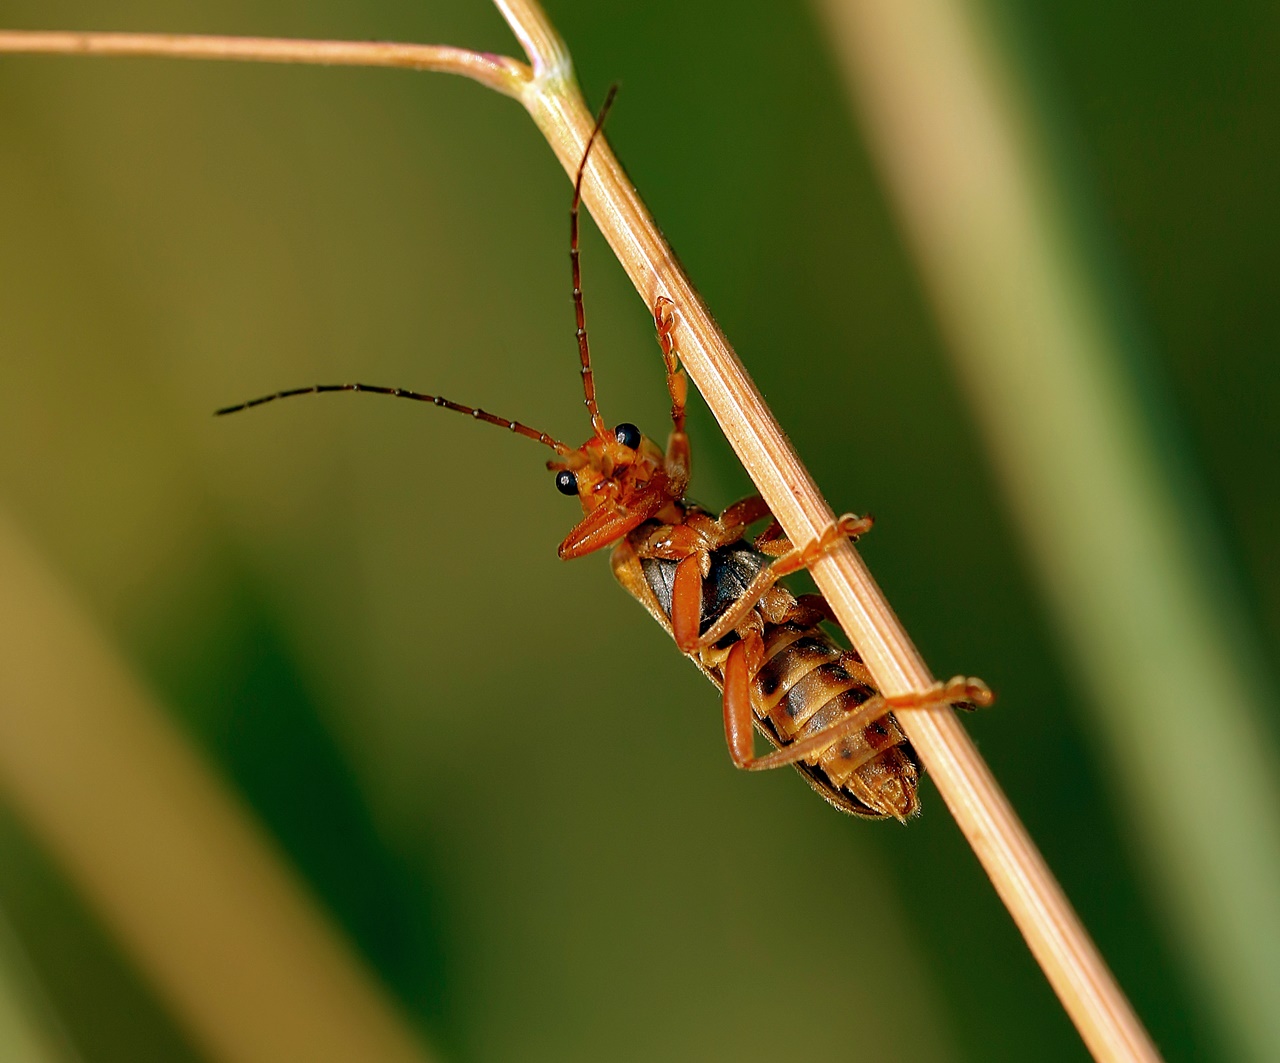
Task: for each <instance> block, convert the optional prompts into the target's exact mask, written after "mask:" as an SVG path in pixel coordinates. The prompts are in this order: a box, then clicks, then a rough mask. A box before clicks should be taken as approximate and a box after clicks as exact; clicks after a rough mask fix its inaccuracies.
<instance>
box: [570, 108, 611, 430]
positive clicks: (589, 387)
mask: <svg viewBox="0 0 1280 1063" xmlns="http://www.w3.org/2000/svg"><path fill="white" fill-rule="evenodd" d="M617 94H618V86H617V84H616V83H615V84H613V85H610V86H609V91H608V93H607V94H606V95H605V98H604V104H603V106H601V108H600V113H599V114H598V115H597V116H596V124H595V128H594V129H592V130H591V136H589V137H587V146H586V147H585V148H584V149H583V152H582V162H580V163H578V176H577V178H576V179H575V180H574V182H573V205H572V206H571V207H570V208H569V261H570V263H572V265H573V310H574V314H575V315H576V317H577V319H578V356H579V357H580V358H581V359H582V393H583V396H584V397H583V402H584V403H585V404H586V407H587V412H588V413H589V414H590V415H591V427H592V429H593V430H594V431H595V433H596V435H597V436H599V437H600V438H601V439H607V438H608V437H609V432H608V430H607V429H606V428H605V424H604V418H603V417H601V416H600V407H599V406H597V405H596V381H595V376H594V375H593V374H592V372H591V348H590V347H588V346H587V317H586V314H585V313H584V311H583V309H582V271H581V269H580V267H579V265H578V205H579V203H581V201H582V175H583V174H584V173H585V172H586V169H587V159H588V158H589V157H590V155H591V146H592V145H593V144H594V143H595V142H596V137H597V136H598V135H599V133H600V129H601V127H602V126H603V125H604V120H605V116H606V115H607V114H608V113H609V108H610V107H611V106H613V98H614V96H616V95H617Z"/></svg>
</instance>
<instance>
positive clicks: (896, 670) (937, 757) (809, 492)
mask: <svg viewBox="0 0 1280 1063" xmlns="http://www.w3.org/2000/svg"><path fill="white" fill-rule="evenodd" d="M495 3H496V4H497V6H498V8H499V9H500V10H501V11H502V14H503V16H504V17H505V18H506V19H507V21H508V23H509V24H510V25H511V28H512V30H513V31H514V32H515V34H516V36H517V38H518V39H519V41H520V43H521V45H522V46H523V47H524V48H525V51H526V53H527V54H528V57H529V59H530V61H531V63H532V70H531V71H530V70H529V68H527V67H524V66H523V65H522V64H520V63H518V62H516V61H515V60H511V59H502V58H498V57H495V56H482V55H478V54H475V53H466V52H461V51H459V50H457V49H452V48H426V47H422V48H418V49H411V48H410V47H409V46H405V45H349V46H346V47H347V48H350V49H351V50H350V51H345V52H344V51H343V50H342V48H341V47H340V46H339V45H338V44H336V43H334V42H300V41H290V42H279V44H280V46H281V50H280V51H279V52H275V51H272V49H271V48H270V47H269V45H270V44H271V43H272V42H264V41H253V42H245V43H244V45H243V47H238V46H237V45H235V43H234V42H233V41H232V40H230V39H228V38H215V39H214V40H216V41H218V44H217V45H216V46H211V47H210V48H209V49H208V50H205V51H201V50H200V49H199V46H198V45H197V44H196V43H195V42H196V41H198V40H199V39H198V38H189V37H188V38H174V37H150V38H143V37H141V36H134V35H129V41H130V44H131V47H125V46H122V45H117V46H116V50H115V51H114V52H109V50H108V48H107V47H106V45H105V43H104V42H107V41H109V40H112V39H115V40H118V39H119V37H117V35H98V34H14V33H7V34H0V51H5V50H8V51H37V50H38V51H63V52H80V53H89V54H132V55H141V54H146V55H177V56H184V57H192V58H197V57H198V58H233V59H252V58H262V59H266V60H268V61H278V62H320V63H323V62H347V63H353V64H354V63H365V64H366V65H375V66H414V67H417V68H419V69H431V70H440V71H445V72H450V73H458V74H462V75H464V76H467V77H472V78H474V79H476V80H478V81H481V82H482V83H484V84H487V85H489V86H490V87H492V88H496V89H497V90H498V91H500V92H503V93H505V94H507V95H510V96H514V97H515V98H517V99H519V100H520V102H521V103H522V104H523V105H524V107H525V109H526V110H528V112H529V114H530V115H531V116H532V118H533V120H534V122H535V123H536V124H537V126H538V128H539V129H540V130H541V131H542V133H543V135H544V136H545V137H546V139H547V141H548V143H549V144H550V145H551V147H552V150H553V151H555V153H556V157H557V158H558V159H559V160H560V163H561V165H562V166H563V167H564V168H565V171H566V172H567V173H569V174H570V175H572V174H573V173H574V172H575V171H576V169H577V166H578V163H579V161H580V160H581V158H582V153H583V149H584V147H585V145H586V141H587V138H588V136H589V135H590V133H591V129H592V125H593V116H592V114H591V112H590V111H589V110H588V109H587V106H586V104H585V102H584V100H583V98H582V94H581V92H580V91H579V89H578V87H577V84H576V83H575V82H574V80H573V75H572V66H571V62H570V58H569V53H568V50H567V49H566V47H565V45H564V42H563V41H562V39H561V38H560V36H559V34H558V33H556V31H555V29H554V27H553V26H552V25H551V23H550V22H549V21H548V20H547V17H546V15H545V13H544V12H543V11H542V9H541V8H540V7H539V6H538V5H537V4H536V3H534V2H533V0H495ZM59 40H60V41H61V46H60V47H55V46H54V45H55V44H57V43H58V41H59ZM37 41H42V42H43V47H38V48H37V47H33V46H30V45H31V44H32V43H33V42H37ZM23 45H26V46H23ZM308 46H311V47H313V48H314V49H315V50H314V51H313V52H311V54H310V55H308V54H307V49H308ZM399 49H403V51H398V50H399ZM393 56H396V57H398V58H396V59H395V60H393V59H392V57H393ZM411 56H412V57H413V58H410V57H411ZM582 197H583V202H584V203H585V204H586V206H587V208H588V209H589V210H590V211H591V214H592V216H593V217H594V218H595V220H596V223H597V225H598V226H599V228H600V230H601V232H602V233H603V234H604V236H605V238H606V240H607V241H608V242H609V245H610V247H612V248H613V251H614V253H615V254H616V255H617V257H618V260H619V261H620V262H621V263H622V266H623V268H624V269H625V270H626V272H627V275H628V276H629V277H630V278H631V281H632V283H633V284H634V285H635V288H636V290H637V291H638V292H639V293H640V296H641V298H642V299H644V301H645V304H646V305H647V306H649V307H652V306H653V305H654V303H655V301H656V300H657V298H658V297H659V296H666V297H667V298H668V299H670V300H671V301H672V302H673V303H674V304H675V306H676V308H677V310H678V315H677V324H676V327H675V332H674V335H675V339H676V343H677V347H678V349H679V351H680V355H681V358H682V359H683V361H684V364H685V368H686V369H687V370H688V373H689V375H690V376H691V377H692V378H693V381H694V383H695V384H696V385H697V386H698V389H699V390H700V391H701V392H702V395H703V397H704V398H705V399H706V401H707V404H708V406H709V407H710V408H711V411H712V413H713V414H714V415H715V417H716V420H717V421H718V422H719V423H720V426H721V428H722V429H723V431H724V433H725V435H726V437H727V438H728V440H729V443H730V445H731V446H732V447H733V449H734V451H735V452H736V453H737V455H738V457H739V459H740V460H741V461H742V463H743V465H744V466H745V467H746V470H747V473H748V474H749V475H750V477H751V479H752V480H753V481H754V482H755V484H756V486H757V487H758V488H759V490H760V493H761V494H762V495H763V496H764V498H765V499H766V501H767V502H768V503H769V505H770V507H771V509H772V510H773V513H774V515H775V516H776V517H777V518H778V520H779V522H780V523H781V525H782V527H783V528H784V529H785V531H786V532H787V534H788V536H789V537H790V538H791V539H792V540H793V541H794V542H802V543H803V542H808V541H811V540H812V539H814V538H816V537H817V536H818V535H819V534H821V532H822V531H823V529H825V528H826V527H827V526H829V525H830V523H831V522H832V521H833V520H834V519H835V515H834V513H833V512H832V509H831V507H830V506H829V505H828V504H827V502H826V500H825V499H824V498H823V497H822V494H821V492H820V491H819V490H818V487H817V485H816V484H815V483H814V481H813V478H812V477H811V476H810V475H809V473H808V470H806V469H805V467H804V465H803V464H802V463H801V461H800V458H799V456H798V455H797V454H796V452H795V450H794V448H793V447H792V446H791V443H790V441H789V440H788V439H787V437H786V434H785V433H784V432H783V430H782V427H781V426H780V425H779V424H778V422H777V420H776V419H775V418H774V416H773V414H772V412H771V411H770V410H769V408H768V406H767V405H766V404H765V401H764V398H763V397H762V396H761V394H760V392H759V390H758V389H757V388H756V386H755V384H754V383H753V382H752V380H751V378H750V376H749V375H748V374H747V371H746V369H745V368H744V367H743V365H742V363H741V361H739V359H738V356H737V355H736V354H735V353H734V351H733V348H732V347H731V346H730V345H729V341H728V340H727V339H726V338H725V336H724V334H723V333H722V332H721V331H720V329H719V327H718V326H717V325H716V323H715V320H714V319H713V318H712V316H711V313H710V311H709V310H708V309H707V307H706V305H705V304H704V303H703V301H702V298H701V297H700V296H699V295H698V292H697V291H696V289H695V288H694V287H693V284H692V282H691V281H690V280H689V278H688V276H687V275H686V274H685V272H684V270H683V269H682V268H681V266H680V264H679V262H678V261H677V259H676V257H675V254H674V253H673V252H672V250H671V248H670V247H669V246H668V245H667V243H666V242H665V240H664V239H663V237H662V234H661V233H660V232H659V230H658V227H657V225H655V224H654V221H653V219H652V217H650V215H649V212H648V211H647V210H646V209H645V206H644V204H643V202H642V201H641V199H640V196H639V194H638V193H637V192H636V190H635V188H634V187H633V186H632V185H631V183H630V181H628V180H627V177H626V174H625V173H624V172H623V169H622V167H621V165H620V164H619V163H618V160H617V158H616V157H615V156H614V154H613V152H612V151H611V150H610V148H609V146H608V143H607V142H606V141H605V140H604V139H603V138H602V139H601V140H600V141H598V142H597V144H596V147H595V148H594V149H593V151H592V155H591V160H590V164H589V165H588V168H587V173H586V177H585V179H584V181H583V188H582ZM813 576H814V579H815V581H816V582H817V584H818V586H819V588H820V589H821V590H822V592H823V594H825V595H826V598H827V600H828V601H829V602H830V603H831V606H832V609H833V610H834V611H835V614H836V616H837V617H839V619H840V622H841V624H842V625H843V627H844V629H845V632H846V633H847V634H848V636H849V638H850V640H851V642H852V643H853V645H854V646H856V647H857V648H858V651H859V652H860V653H861V654H862V656H863V658H864V659H865V660H866V662H867V665H868V667H869V668H870V669H871V671H872V674H873V675H874V676H875V678H876V681H877V682H878V683H879V685H880V688H881V690H883V692H884V693H885V694H886V695H888V696H890V697H893V696H900V695H905V694H910V693H913V692H916V691H921V690H925V689H927V688H929V687H930V686H932V684H933V683H934V678H933V675H932V674H931V673H930V671H929V669H928V667H927V666H926V665H925V663H924V660H923V659H922V658H921V656H920V654H919V652H918V651H917V649H916V647H915V645H914V644H913V643H912V641H911V639H910V638H909V636H908V635H907V633H906V631H905V630H904V629H903V627H902V625H901V623H900V622H899V621H898V618H897V616H896V615H895V614H894V612H893V609H892V608H891V607H890V605H889V603H888V601H887V600H886V599H885V597H884V594H883V593H882V592H881V590H880V588H879V587H878V586H877V585H876V582H875V580H874V579H873V578H872V576H871V573H870V572H869V570H868V569H867V567H866V565H865V563H864V562H863V561H862V558H861V557H860V556H859V555H858V553H857V551H856V550H854V548H853V547H852V546H850V545H849V544H847V543H843V544H841V545H840V546H839V547H838V548H836V549H834V550H833V551H832V552H831V553H830V554H828V555H826V556H825V557H824V558H823V559H822V560H821V561H819V562H818V563H817V564H816V565H815V566H814V570H813ZM899 720H900V722H901V724H902V727H903V730H904V731H905V732H906V733H907V736H908V737H909V738H910V739H911V742H912V744H913V745H914V747H915V749H916V751H917V752H918V753H919V755H920V758H921V760H922V761H923V763H924V764H925V766H926V768H927V769H928V770H929V773H930V774H931V775H932V776H933V778H934V781H935V782H936V784H937V786H938V789H939V791H940V792H941V793H942V796H943V799H944V800H945V801H946V803H947V807H948V808H949V809H950V810H951V813H952V815H953V816H954V817H955V819H956V822H957V823H958V824H959V826H960V829H961V831H962V832H963V833H964V835H965V837H966V839H967V840H968V842H969V844H970V845H971V846H972V847H973V850H974V852H975V854H976V855H977V857H978V859H979V860H980V861H981V863H982V866H983V868H984V869H985V870H986V872H987V874H988V875H989V876H990V878H991V881H992V883H993V884H994V886H995V888H996V891H997V893H998V894H999V895H1000V898H1001V900H1002V901H1003V902H1004V903H1005V906H1006V907H1007V908H1008V909H1009V912H1010V914H1011V915H1012V916H1013V919H1014V921H1015V923H1017V925H1018V928H1019V930H1021V932H1022V934H1023V936H1024V937H1025V938H1026V941H1027V944H1028V945H1029V947H1030V948H1031V951H1032V954H1033V955H1034V956H1035V958H1036V960H1037V961H1038V962H1039V964H1040V966H1041V967H1042V968H1043V969H1044V972H1045V975H1046V977H1047V978H1048V979H1049V982H1050V983H1051V985H1052V986H1053V988H1054V991H1055V992H1056V993H1057V994H1058V997H1059V998H1060V999H1061V1001H1062V1003H1063V1006H1064V1007H1065V1008H1066V1010H1067V1012H1068V1014H1069V1015H1070V1017H1071V1019H1072V1021H1073V1022H1074V1023H1075V1024H1076V1027H1077V1029H1078V1030H1079V1031H1080V1034H1081V1036H1082V1038H1083V1039H1084V1041H1085V1043H1086V1044H1087V1045H1088V1047H1089V1049H1090V1051H1091V1052H1092V1053H1093V1055H1094V1056H1095V1058H1097V1059H1099V1060H1108V1061H1110V1060H1115V1061H1137V1060H1140V1061H1155V1060H1158V1059H1159V1055H1158V1053H1157V1052H1156V1050H1155V1047H1154V1046H1153V1045H1152V1043H1151V1041H1150V1039H1149V1037H1148V1036H1147V1034H1146V1031H1145V1030H1144V1029H1143V1027H1142V1024H1141V1023H1140V1022H1139V1021H1138V1019H1137V1017H1136V1015H1134V1013H1133V1010H1132V1008H1131V1007H1130V1005H1129V1002H1128V1001H1127V1000H1126V999H1125V996H1124V994H1123V993H1122V992H1121V990H1120V988H1119V986H1118V985H1117V984H1116V982H1115V980H1114V978H1113V977H1112V975H1111V973H1110V971H1109V970H1108V969H1107V966H1106V964H1105V962H1104V961H1103V959H1102V957H1101V956H1100V955H1099V954H1098V951H1097V948H1096V947H1095V946H1094V944H1093V942H1092V941H1091V940H1090V938H1089V935H1088V933H1087V932H1086V931H1085V929H1084V927H1083V926H1082V925H1081V923H1080V921H1079V918H1078V917H1077V916H1076V914H1075V912H1074V911H1073V910H1072V909H1071V905H1070V903H1069V902H1068V901H1067V899H1066V897H1065V896H1064V895H1063V893H1062V890H1061V888H1060V887H1059V886H1058V884H1057V881H1056V880H1055V879H1054V877H1053V874H1052V872H1050V870H1049V868H1048V867H1047V865H1046V864H1045V862H1044V860H1043V858H1042V857H1041V856H1040V853H1039V852H1038V851H1037V849H1036V847H1035V845H1034V843H1033V842H1032V841H1031V839H1030V837H1029V836H1028V834H1027V832H1026V830H1025V828H1024V827H1023V826H1022V824H1021V822H1020V821H1019V820H1018V817H1017V815H1016V814H1015V813H1014V811H1013V808H1012V807H1011V806H1010V804H1009V802H1008V800H1007V799H1006V798H1005V796H1004V794H1003V793H1002V792H1001V790H1000V787H999V785H998V784H997V783H996V781H995V779H994V777H993V776H992V774H991V772H990V770H989V769H988V768H987V766H986V764H985V763H984V762H983V760H982V758H981V757H980V756H979V755H978V752H977V750H976V749H975V748H974V746H973V743H972V742H971V741H970V740H969V737H968V735H967V734H966V733H965V731H964V729H963V728H962V727H961V726H960V724H959V722H958V721H957V719H956V717H955V715H954V714H953V713H952V712H951V711H950V710H949V709H941V708H939V709H920V710H910V711H904V712H901V713H899Z"/></svg>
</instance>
